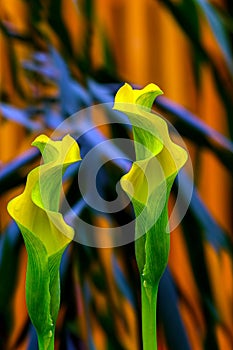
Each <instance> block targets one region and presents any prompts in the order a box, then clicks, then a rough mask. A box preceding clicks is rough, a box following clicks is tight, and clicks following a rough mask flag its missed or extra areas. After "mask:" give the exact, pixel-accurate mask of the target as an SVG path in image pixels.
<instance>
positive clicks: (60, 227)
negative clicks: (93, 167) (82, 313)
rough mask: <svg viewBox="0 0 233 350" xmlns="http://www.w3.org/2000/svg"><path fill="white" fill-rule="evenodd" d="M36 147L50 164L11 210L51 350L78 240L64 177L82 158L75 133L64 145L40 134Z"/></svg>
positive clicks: (32, 300)
mask: <svg viewBox="0 0 233 350" xmlns="http://www.w3.org/2000/svg"><path fill="white" fill-rule="evenodd" d="M32 145H33V146H36V147H37V148H38V149H39V150H40V152H41V153H42V156H43V160H44V164H42V165H40V166H38V167H37V168H35V169H33V170H32V171H31V172H30V173H29V174H28V178H27V183H26V187H25V190H24V192H23V193H22V194H21V195H19V196H18V197H15V198H14V199H12V200H11V201H10V202H9V204H8V211H9V213H10V215H11V216H12V218H13V219H14V220H15V221H16V223H17V225H18V226H19V228H20V230H21V232H22V235H23V238H24V242H25V245H26V249H27V254H28V263H27V275H26V302H27V308H28V313H29V316H30V318H31V321H32V323H33V324H34V326H35V328H36V331H37V335H38V343H39V348H40V350H42V349H43V350H46V349H50V350H51V349H54V332H55V323H56V320H57V315H58V311H59V305H60V281H59V266H60V261H61V257H62V254H63V252H64V250H65V248H66V247H67V245H68V244H69V243H70V242H71V240H72V239H73V236H74V230H73V228H72V227H70V226H69V225H68V224H67V223H66V222H65V221H64V219H63V216H62V214H61V213H60V212H59V201H60V194H61V186H62V175H63V173H64V171H65V170H66V168H67V167H68V166H69V165H70V164H72V163H74V162H77V161H79V160H80V159H81V158H80V151H79V147H78V144H77V143H76V141H75V140H74V139H73V138H72V137H71V136H69V135H66V136H65V137H64V138H63V139H62V140H61V141H52V140H51V139H49V138H48V137H47V136H45V135H40V136H39V137H37V138H36V139H35V141H34V142H33V143H32Z"/></svg>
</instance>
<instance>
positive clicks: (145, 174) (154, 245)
mask: <svg viewBox="0 0 233 350" xmlns="http://www.w3.org/2000/svg"><path fill="white" fill-rule="evenodd" d="M162 93H163V92H162V90H161V89H160V88H159V87H158V86H157V85H155V84H149V85H147V86H146V87H144V88H143V89H140V90H138V89H133V88H132V87H131V86H130V85H129V84H125V85H123V86H122V87H121V88H120V89H119V91H118V92H117V94H116V96H115V102H114V109H117V110H119V111H121V112H124V113H125V114H127V116H128V118H129V120H130V122H131V124H132V128H133V139H134V145H135V154H136V160H135V162H133V164H132V167H131V169H130V171H129V172H128V173H127V174H126V175H124V176H123V177H122V178H121V181H120V182H121V186H122V188H123V190H124V191H125V192H126V193H127V194H128V195H129V197H130V198H131V199H132V203H133V207H134V211H135V215H136V238H139V239H138V240H137V241H136V257H137V263H138V267H139V271H140V273H141V276H143V277H142V278H143V280H144V281H145V282H146V283H147V284H148V285H155V284H158V282H159V279H160V277H161V275H162V273H163V271H164V269H165V267H166V265H167V260H168V252H169V242H170V238H169V235H168V233H167V231H166V228H167V226H168V214H167V202H168V197H169V194H170V190H171V186H172V183H173V181H174V179H175V177H176V175H177V173H178V171H179V170H180V169H181V167H182V166H183V165H184V164H185V162H186V160H187V152H186V151H185V150H184V149H183V148H182V147H180V146H179V145H177V144H175V143H174V142H173V141H172V140H171V138H170V135H169V132H168V126H167V123H166V122H165V120H163V119H162V118H161V117H159V116H158V115H156V114H155V113H152V112H151V107H152V105H153V102H154V100H155V98H156V97H157V96H159V95H161V94H162Z"/></svg>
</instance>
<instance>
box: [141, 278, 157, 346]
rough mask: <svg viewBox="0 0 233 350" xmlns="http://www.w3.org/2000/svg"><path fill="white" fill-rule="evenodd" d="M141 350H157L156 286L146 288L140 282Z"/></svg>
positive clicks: (144, 283)
mask: <svg viewBox="0 0 233 350" xmlns="http://www.w3.org/2000/svg"><path fill="white" fill-rule="evenodd" d="M141 294H142V341H143V350H157V332H156V306H157V294H158V286H147V285H146V281H143V279H142V280H141Z"/></svg>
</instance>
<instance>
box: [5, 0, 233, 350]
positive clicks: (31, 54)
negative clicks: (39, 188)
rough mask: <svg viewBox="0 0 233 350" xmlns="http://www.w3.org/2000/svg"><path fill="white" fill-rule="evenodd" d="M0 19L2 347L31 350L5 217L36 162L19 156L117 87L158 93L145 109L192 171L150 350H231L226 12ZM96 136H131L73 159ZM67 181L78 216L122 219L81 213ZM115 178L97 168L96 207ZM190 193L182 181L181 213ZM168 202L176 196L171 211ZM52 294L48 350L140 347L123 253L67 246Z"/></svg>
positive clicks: (133, 278)
mask: <svg viewBox="0 0 233 350" xmlns="http://www.w3.org/2000/svg"><path fill="white" fill-rule="evenodd" d="M0 9H1V12H0V16H1V19H0V35H1V39H0V47H1V50H0V52H1V78H0V79H1V104H0V111H1V117H0V118H1V119H0V123H1V128H0V196H1V197H0V207H1V211H0V231H1V235H0V281H1V282H0V348H1V349H6V350H7V349H9V350H10V349H17V350H22V349H33V350H34V349H36V348H37V345H36V337H35V332H34V330H33V327H32V326H31V324H30V322H29V319H28V315H27V310H26V306H25V297H24V283H25V271H26V253H25V248H24V245H23V241H22V238H21V235H20V233H19V231H18V228H17V227H16V225H15V224H14V223H13V222H12V221H11V220H10V218H9V216H8V214H7V211H6V205H7V202H8V201H9V199H10V198H12V197H13V196H15V195H16V194H19V193H21V192H22V190H23V187H24V185H25V180H26V175H27V173H28V172H29V171H30V170H31V169H32V168H33V167H35V166H36V165H38V163H39V161H40V159H39V155H38V152H37V151H36V150H35V149H33V148H32V147H30V144H31V142H32V140H33V139H34V138H35V137H36V136H37V135H38V134H40V133H45V134H47V135H50V134H51V133H52V132H53V130H54V129H55V128H56V127H57V126H58V125H59V124H60V123H61V122H62V121H63V120H64V119H65V118H67V117H68V116H70V115H71V114H73V113H75V112H77V111H79V110H81V109H82V108H84V107H87V106H91V105H93V104H96V103H97V104H98V103H104V102H112V101H113V99H114V94H115V92H116V90H117V89H118V88H119V86H121V84H122V82H124V81H127V82H130V83H132V84H135V86H139V87H140V86H144V85H145V84H147V83H150V82H155V83H156V84H157V85H159V86H160V87H161V88H162V90H163V91H164V92H165V95H164V96H162V97H159V98H158V99H157V102H156V106H155V107H156V110H157V111H158V112H161V113H162V115H164V116H165V117H166V118H167V119H168V120H170V121H171V122H172V123H173V125H174V126H175V127H176V129H177V130H178V131H179V133H180V134H181V135H182V136H183V139H184V141H185V142H186V144H187V147H188V150H189V153H190V157H191V159H192V164H193V168H194V181H195V188H194V191H193V196H192V199H191V203H190V207H189V209H188V211H187V214H186V216H185V217H184V219H183V221H182V224H181V225H180V226H179V227H178V228H176V229H175V231H173V232H172V234H171V252H170V259H169V267H168V269H167V270H166V273H165V275H164V277H163V279H162V281H161V285H160V291H159V299H158V338H159V349H170V350H181V349H182V350H186V349H194V350H200V349H208V350H215V349H222V350H228V349H229V350H230V349H232V344H233V331H232V325H233V312H232V310H233V280H232V254H233V245H232V243H233V242H232V198H233V197H232V182H231V176H232V167H233V161H232V160H233V159H232V158H233V156H232V154H233V144H232V141H231V140H232V137H233V116H232V111H233V98H232V97H233V81H232V75H233V64H232V62H233V61H232V42H233V41H232V37H233V20H232V18H233V17H232V15H233V8H232V3H231V1H228V0H212V1H207V0H186V1H184V0H171V1H170V0H164V1H158V0H134V1H126V0H118V1H114V0H86V1H85V0H77V1H75V0H46V1H40V0H27V1H26V0H8V1H5V2H1V5H0ZM100 117H101V116H96V118H100ZM93 125H94V120H93ZM106 137H107V138H112V137H130V132H129V130H128V129H127V130H126V128H125V127H120V126H119V125H118V127H117V128H112V127H111V128H110V127H104V128H98V129H95V130H94V131H93V132H92V133H91V134H90V135H84V137H82V138H80V144H81V149H82V150H83V151H82V152H84V153H83V154H85V152H87V151H88V149H90V147H92V146H93V144H95V142H98V141H96V140H97V139H98V138H100V139H103V138H106ZM76 170H77V169H76ZM76 170H75V171H76ZM75 171H71V172H70V173H68V174H67V176H66V180H67V181H66V186H65V188H66V196H67V198H68V200H69V203H70V204H71V205H72V207H73V208H74V210H76V212H77V213H79V214H80V215H82V216H83V218H84V219H86V220H88V222H90V223H93V224H95V225H99V226H101V227H109V226H111V225H113V224H114V225H118V226H119V225H122V224H123V223H124V222H126V221H127V220H129V219H130V216H131V215H132V213H131V211H130V210H125V211H124V212H121V213H120V214H119V215H117V214H116V215H113V216H109V215H105V214H101V213H99V212H96V211H94V210H92V209H91V208H88V207H85V205H84V204H83V203H82V198H81V196H80V193H78V190H77V186H76V182H75V179H76V177H75V175H77V174H76V172H75ZM123 172H124V170H123V169H121V166H120V165H119V164H115V163H113V162H108V163H107V164H106V166H105V167H104V168H103V169H102V172H101V176H99V187H100V191H102V192H101V193H102V195H103V196H104V198H106V199H109V200H111V199H112V194H111V193H112V191H114V188H115V184H116V182H117V181H118V180H119V178H120V176H121V175H122V174H123ZM106 179H107V180H106ZM190 181H191V180H190V178H189V174H187V173H185V172H183V174H182V177H181V187H182V196H183V200H184V201H185V200H186V196H187V193H188V189H189V188H190ZM175 193H176V186H174V189H173V195H172V196H171V203H170V204H171V207H172V204H173V203H174V199H175ZM177 215H178V214H177ZM61 285H62V298H61V310H60V314H59V319H58V323H57V332H56V349H62V350H63V349H69V350H72V349H97V350H104V349H113V350H115V349H125V350H126V349H128V350H131V349H135V350H136V349H141V348H142V345H141V330H140V322H141V320H140V317H141V316H140V288H139V277H138V272H137V268H136V264H135V257H134V245H133V243H131V244H127V245H125V246H121V247H118V248H103V249H97V248H91V247H88V246H85V245H81V244H78V243H75V242H74V243H73V244H72V245H71V247H70V249H69V250H68V251H67V252H66V254H65V256H64V258H63V262H62V268H61Z"/></svg>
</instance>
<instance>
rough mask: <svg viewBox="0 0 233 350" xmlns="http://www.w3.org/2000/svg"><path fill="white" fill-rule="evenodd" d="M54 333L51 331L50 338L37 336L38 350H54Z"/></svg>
mask: <svg viewBox="0 0 233 350" xmlns="http://www.w3.org/2000/svg"><path fill="white" fill-rule="evenodd" d="M51 332H52V331H51ZM54 333H55V331H54V330H53V332H52V333H51V336H47V337H46V336H39V335H38V345H39V350H54Z"/></svg>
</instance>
